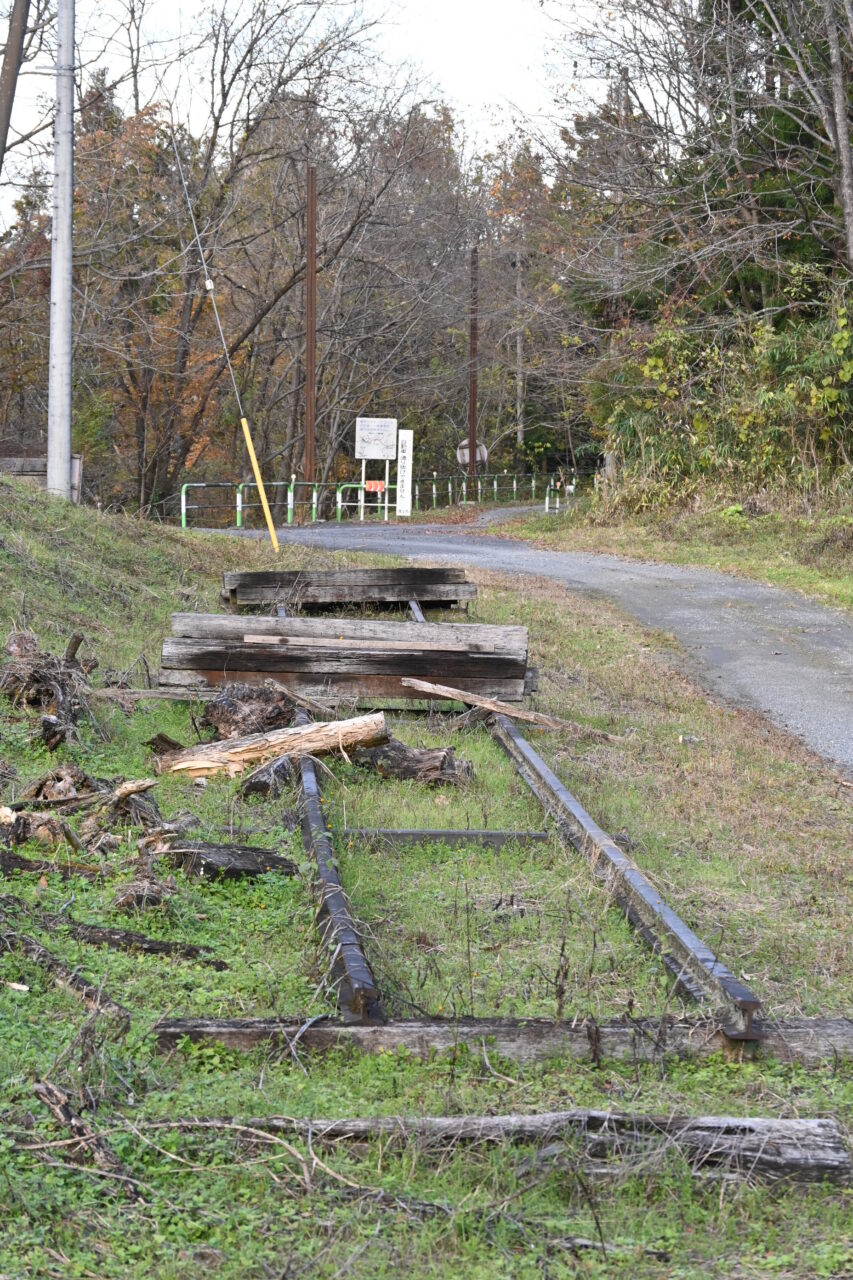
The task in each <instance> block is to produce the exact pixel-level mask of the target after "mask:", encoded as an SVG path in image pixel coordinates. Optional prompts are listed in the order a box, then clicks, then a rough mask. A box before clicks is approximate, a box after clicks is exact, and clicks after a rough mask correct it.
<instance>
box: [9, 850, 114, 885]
mask: <svg viewBox="0 0 853 1280" xmlns="http://www.w3.org/2000/svg"><path fill="white" fill-rule="evenodd" d="M15 871H20V872H23V873H24V874H25V875H38V876H43V875H48V874H50V873H51V872H55V873H56V874H57V875H59V876H62V878H63V879H64V880H68V879H70V877H71V876H83V877H84V879H86V880H96V879H98V878H99V877H100V876H102V875H103V874H104V871H103V868H102V867H98V866H96V865H95V864H94V863H92V862H74V861H69V860H68V859H64V860H63V861H62V862H57V861H56V860H55V859H52V860H50V861H48V860H45V859H41V858H25V857H23V856H22V855H21V854H19V853H11V852H10V851H9V850H8V849H4V848H3V846H2V844H0V872H2V874H3V875H4V876H10V875H12V873H13V872H15Z"/></svg>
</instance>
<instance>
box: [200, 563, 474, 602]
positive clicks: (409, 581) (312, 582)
mask: <svg viewBox="0 0 853 1280" xmlns="http://www.w3.org/2000/svg"><path fill="white" fill-rule="evenodd" d="M222 583H223V591H222V596H223V599H224V600H225V601H226V602H227V603H229V604H230V605H231V607H232V609H243V608H248V609H252V608H257V607H258V606H259V605H263V606H269V605H284V606H285V608H286V609H287V610H288V612H291V611H293V610H296V609H318V608H323V607H325V606H327V605H334V604H379V605H384V604H398V603H402V604H408V602H409V601H410V600H413V599H414V600H418V601H419V602H420V603H421V604H439V605H441V606H442V607H445V608H446V607H447V606H448V605H452V604H462V603H467V602H468V601H469V600H474V599H476V596H477V587H476V585H475V584H474V583H473V582H468V581H466V578H465V570H464V569H413V568H406V569H336V570H332V571H324V572H314V571H310V570H298V571H288V572H279V571H273V572H269V573H226V574H224V575H223V578H222Z"/></svg>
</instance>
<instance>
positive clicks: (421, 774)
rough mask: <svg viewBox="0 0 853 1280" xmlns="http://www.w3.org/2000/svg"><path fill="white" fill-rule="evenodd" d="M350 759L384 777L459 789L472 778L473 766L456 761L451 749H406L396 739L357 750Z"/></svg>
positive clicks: (462, 761) (466, 761) (464, 761)
mask: <svg viewBox="0 0 853 1280" xmlns="http://www.w3.org/2000/svg"><path fill="white" fill-rule="evenodd" d="M353 759H354V760H355V763H356V764H360V765H364V766H365V768H368V769H375V770H376V772H377V773H378V774H380V775H381V776H382V777H383V778H408V779H412V780H413V781H416V782H430V783H435V784H450V785H456V786H461V785H462V784H463V783H466V782H470V781H471V779H472V778H473V777H474V766H473V765H472V764H471V763H470V762H469V761H468V760H457V759H456V755H455V752H454V750H453V747H434V748H420V747H407V746H406V744H405V743H403V742H399V741H398V740H397V739H396V738H389V740H388V741H387V742H386V743H385V744H384V745H383V746H381V747H369V748H360V749H359V750H358V751H356V752H355V755H354V756H353Z"/></svg>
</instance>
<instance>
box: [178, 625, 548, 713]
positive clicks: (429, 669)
mask: <svg viewBox="0 0 853 1280" xmlns="http://www.w3.org/2000/svg"><path fill="white" fill-rule="evenodd" d="M401 625H405V624H401ZM257 639H258V640H259V641H262V643H255V641H254V640H252V639H248V640H245V641H239V640H190V639H185V638H184V637H182V636H166V638H165V639H164V641H163V651H162V656H161V666H162V667H164V668H166V669H167V670H179V671H183V670H186V669H190V670H193V671H222V672H225V673H228V674H229V675H230V676H231V679H232V680H233V674H232V673H233V672H234V671H265V672H267V673H268V674H270V675H274V676H275V677H276V679H277V680H279V681H283V680H284V679H285V677H286V676H288V675H289V674H291V673H294V674H297V675H304V674H306V673H307V674H309V675H314V676H315V678H316V676H317V675H322V676H323V677H324V678H325V677H329V676H347V675H349V676H353V675H355V676H373V675H378V676H382V675H397V676H405V675H407V674H410V675H414V676H419V675H423V676H435V675H436V674H446V675H447V676H448V677H449V678H451V679H459V680H467V679H475V680H476V679H479V680H520V681H521V682H522V685H523V683H524V672H525V665H524V661H523V659H519V658H518V657H514V656H513V657H505V656H504V655H503V654H494V653H484V652H480V651H478V650H469V649H465V648H436V647H430V646H427V645H424V644H420V643H418V644H414V645H408V644H407V645H405V646H404V645H403V644H402V643H401V642H399V641H392V642H385V641H381V640H380V641H375V642H370V641H363V642H358V643H357V642H353V641H349V640H337V639H334V640H331V639H330V640H322V641H308V642H306V643H304V644H303V643H301V642H300V643H299V644H296V643H291V642H290V641H289V640H288V639H282V640H281V642H279V641H277V640H275V639H269V640H268V639H267V638H266V637H257ZM403 683H404V684H405V681H404V682H403ZM444 696H447V695H444Z"/></svg>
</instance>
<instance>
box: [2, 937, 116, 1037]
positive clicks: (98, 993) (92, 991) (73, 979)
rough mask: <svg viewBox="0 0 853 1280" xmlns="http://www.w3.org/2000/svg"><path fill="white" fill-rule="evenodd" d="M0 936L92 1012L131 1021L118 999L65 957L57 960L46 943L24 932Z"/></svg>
mask: <svg viewBox="0 0 853 1280" xmlns="http://www.w3.org/2000/svg"><path fill="white" fill-rule="evenodd" d="M0 939H2V941H3V943H4V944H5V945H6V946H7V947H8V948H9V950H15V951H20V952H21V954H22V955H25V956H26V957H27V959H28V960H32V961H33V963H34V964H37V965H39V967H40V968H42V969H44V970H45V971H46V972H47V973H49V974H50V976H51V978H52V979H53V981H54V982H55V983H56V985H57V986H58V987H61V988H62V989H63V990H64V991H68V992H70V994H71V995H73V996H76V997H77V999H78V1000H81V1001H82V1003H83V1004H84V1005H85V1006H86V1008H87V1009H91V1010H92V1012H93V1013H106V1014H109V1015H110V1016H111V1017H115V1018H117V1019H118V1020H119V1021H120V1022H121V1023H122V1024H126V1023H128V1022H129V1021H130V1014H129V1013H128V1011H127V1009H125V1007H124V1005H122V1004H119V1003H118V1001H117V1000H113V999H112V998H111V997H110V996H108V995H107V994H106V992H104V991H102V990H101V988H100V987H95V986H93V985H92V983H91V982H87V981H86V980H85V978H82V977H81V976H80V974H79V973H78V971H77V969H71V968H69V966H68V965H67V964H66V963H65V961H64V960H60V959H59V957H58V956H55V955H54V954H53V952H51V951H48V949H47V947H43V946H42V944H41V943H40V942H37V941H36V939H35V938H30V937H29V936H28V935H27V934H25V933H13V932H9V933H5V934H0Z"/></svg>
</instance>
